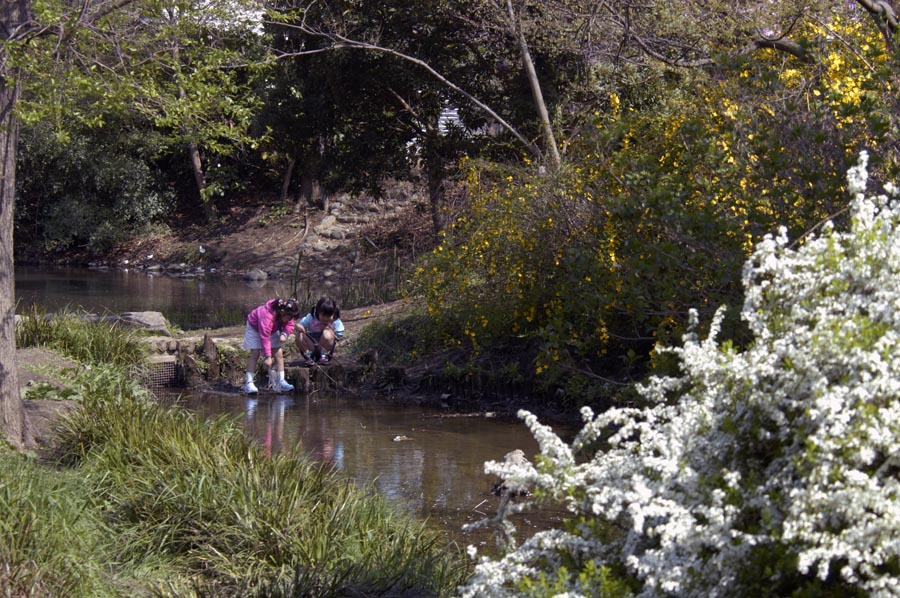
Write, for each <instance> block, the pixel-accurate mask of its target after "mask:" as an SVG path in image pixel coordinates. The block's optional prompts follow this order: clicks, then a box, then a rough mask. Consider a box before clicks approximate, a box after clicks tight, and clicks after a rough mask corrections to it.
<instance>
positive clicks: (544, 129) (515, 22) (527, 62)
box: [506, 0, 562, 168]
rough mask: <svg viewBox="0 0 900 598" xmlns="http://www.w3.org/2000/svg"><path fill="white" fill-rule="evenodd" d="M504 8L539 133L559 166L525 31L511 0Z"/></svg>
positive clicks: (553, 138) (560, 160)
mask: <svg viewBox="0 0 900 598" xmlns="http://www.w3.org/2000/svg"><path fill="white" fill-rule="evenodd" d="M506 9H507V10H508V11H509V20H510V26H511V27H512V28H513V32H514V34H515V36H516V38H517V41H518V42H519V51H520V52H521V54H522V64H523V65H524V66H525V74H526V76H527V77H528V85H529V86H531V97H532V99H533V100H534V105H535V107H536V108H537V111H538V116H539V117H540V119H541V133H542V134H543V137H544V143H545V144H546V145H547V151H548V152H550V159H551V160H552V162H553V167H554V168H559V167H560V165H561V164H562V158H561V157H560V155H559V147H558V146H557V145H556V136H555V135H554V134H553V127H552V126H551V125H550V114H549V112H547V104H546V103H545V102H544V94H543V92H542V91H541V83H540V81H538V77H537V71H536V70H535V68H534V61H533V60H532V59H531V52H530V51H529V50H528V42H527V41H526V39H525V33H524V32H523V31H522V26H521V24H520V23H519V19H518V18H517V17H516V13H515V10H514V9H513V5H512V0H506Z"/></svg>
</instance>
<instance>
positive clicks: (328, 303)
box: [309, 297, 341, 320]
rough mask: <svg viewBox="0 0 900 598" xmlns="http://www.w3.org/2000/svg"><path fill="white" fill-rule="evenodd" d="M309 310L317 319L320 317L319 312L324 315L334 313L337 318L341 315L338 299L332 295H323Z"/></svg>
mask: <svg viewBox="0 0 900 598" xmlns="http://www.w3.org/2000/svg"><path fill="white" fill-rule="evenodd" d="M309 311H310V312H311V313H312V315H313V317H314V318H316V319H318V318H319V314H322V315H323V316H330V315H334V319H335V320H337V319H338V318H340V317H341V308H339V307H338V304H337V301H335V300H334V299H332V298H331V297H322V298H321V299H319V301H318V303H316V304H315V306H313V308H312V309H311V310H309Z"/></svg>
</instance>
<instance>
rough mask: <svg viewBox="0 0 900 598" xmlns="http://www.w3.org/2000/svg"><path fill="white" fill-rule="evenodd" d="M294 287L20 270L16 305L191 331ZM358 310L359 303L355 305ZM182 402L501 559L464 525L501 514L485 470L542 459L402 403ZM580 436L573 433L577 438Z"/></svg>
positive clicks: (551, 521)
mask: <svg viewBox="0 0 900 598" xmlns="http://www.w3.org/2000/svg"><path fill="white" fill-rule="evenodd" d="M287 285H288V283H287V282H285V281H274V282H272V281H270V282H267V283H264V284H262V285H258V284H256V285H254V284H250V283H247V282H244V281H241V280H228V279H214V278H203V279H197V278H187V279H185V278H175V277H168V276H160V275H148V274H147V273H146V272H142V271H130V272H129V271H113V270H108V271H95V270H88V269H79V268H51V269H43V268H41V269H37V268H17V269H16V299H17V301H18V311H19V312H20V313H22V312H23V311H26V310H28V309H30V308H31V306H32V305H37V306H41V308H43V309H45V310H46V311H48V312H53V311H57V310H60V309H64V308H67V309H70V310H75V309H78V310H84V311H89V312H93V313H122V312H125V311H159V312H162V313H163V314H164V315H165V316H166V318H167V319H169V321H170V322H171V323H172V324H173V325H175V326H177V327H179V328H181V329H184V330H190V329H203V328H216V327H221V326H231V325H234V324H235V323H236V322H242V321H243V318H244V317H245V316H246V313H247V310H248V309H249V308H252V307H255V306H256V305H258V304H260V303H262V302H263V301H265V300H266V299H268V298H271V297H274V296H284V295H285V293H286V287H287ZM351 307H352V306H351ZM171 393H172V394H173V395H174V396H176V397H177V401H178V402H179V403H180V404H182V405H183V406H184V407H185V408H187V409H189V410H191V411H194V412H196V413H198V414H200V415H202V416H203V417H214V416H220V415H228V416H231V417H234V418H236V420H237V421H238V422H240V423H241V424H242V425H243V426H244V427H245V429H246V430H247V433H248V434H250V435H252V437H253V438H254V439H256V440H257V441H258V442H259V443H260V444H261V445H262V446H263V447H264V448H265V450H266V451H267V452H269V453H281V452H290V451H293V450H294V449H298V447H299V449H298V450H300V451H301V452H303V453H305V454H306V455H308V456H309V457H310V458H313V459H316V460H319V461H322V462H325V463H329V464H331V465H333V466H334V467H335V468H337V469H338V470H339V471H341V472H342V473H343V474H345V475H347V476H349V477H350V478H352V479H353V480H355V481H357V482H358V483H359V484H360V485H363V486H365V485H372V486H373V487H374V488H375V489H377V491H378V492H379V493H380V494H381V495H382V496H384V497H385V499H386V500H387V501H389V502H390V503H391V504H393V505H395V506H396V507H397V508H399V509H403V510H405V511H407V512H409V513H410V514H412V515H415V516H416V517H418V518H421V519H424V520H427V522H428V524H429V525H430V526H432V527H434V528H436V529H439V530H441V531H443V532H445V533H446V534H447V536H448V538H449V539H451V540H454V541H456V542H458V543H459V544H460V545H462V546H466V545H468V544H474V545H477V546H479V547H480V548H481V549H486V550H488V551H490V550H491V549H492V547H493V544H494V543H493V538H492V534H491V533H490V532H489V531H487V530H484V529H482V530H476V531H474V532H467V533H464V532H463V531H462V529H461V528H462V526H463V525H464V524H466V523H472V522H474V521H478V520H480V519H482V518H484V517H485V516H490V515H493V514H494V513H496V508H497V504H498V499H497V497H495V496H494V495H493V494H492V493H491V489H492V486H493V484H494V483H495V482H496V481H497V480H495V479H493V478H491V477H489V476H486V475H485V474H484V462H485V461H488V460H502V459H503V457H504V455H505V454H506V453H508V452H509V451H512V450H514V449H522V450H523V451H524V452H525V455H526V456H528V457H529V458H532V457H533V456H534V455H535V454H537V452H538V447H537V443H536V442H535V440H534V439H533V438H532V436H531V434H530V433H529V431H528V430H527V428H526V427H525V425H524V424H523V423H522V422H521V421H518V420H508V419H506V420H505V419H502V418H496V417H490V416H484V415H483V414H482V415H478V416H469V415H464V414H453V413H446V412H443V411H439V410H437V409H432V408H426V407H418V406H410V405H408V404H404V405H400V404H399V403H397V402H396V401H393V400H391V399H390V397H383V396H378V395H371V396H347V395H340V394H336V395H335V394H331V395H324V394H317V393H313V394H311V395H309V396H302V395H299V394H292V395H274V394H267V393H261V394H260V395H258V396H257V397H256V398H249V397H246V396H244V395H241V394H238V393H206V392H186V391H182V390H180V389H172V391H171ZM573 432H574V431H572V430H563V431H562V432H560V434H561V435H562V436H563V437H571V436H572V433H573ZM561 517H562V513H561V512H554V511H543V512H542V513H540V514H539V515H534V516H524V515H523V516H519V517H518V519H516V520H514V522H515V523H516V525H517V527H519V528H520V530H521V532H520V534H521V536H520V539H521V537H524V536H527V535H529V534H530V533H532V532H534V531H536V530H539V529H544V528H547V527H549V526H556V525H557V524H558V523H559V521H560V519H561Z"/></svg>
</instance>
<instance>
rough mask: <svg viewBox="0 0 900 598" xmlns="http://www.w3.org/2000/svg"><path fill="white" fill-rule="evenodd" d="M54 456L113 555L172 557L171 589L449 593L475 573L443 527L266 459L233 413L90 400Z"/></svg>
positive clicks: (313, 466) (313, 468)
mask: <svg viewBox="0 0 900 598" xmlns="http://www.w3.org/2000/svg"><path fill="white" fill-rule="evenodd" d="M123 388H124V387H123ZM93 396H96V395H93ZM297 454H299V451H297ZM55 456H56V458H57V459H58V462H59V463H62V464H65V465H66V466H68V467H77V468H78V469H79V471H81V472H82V474H83V475H84V476H85V479H86V480H88V486H89V487H90V488H92V501H93V503H94V504H96V505H102V512H103V520H104V522H105V525H107V526H109V527H110V530H111V533H112V534H114V536H115V538H116V541H115V542H114V543H113V552H112V554H111V556H110V558H111V559H112V560H113V561H115V562H121V563H129V564H130V565H129V566H130V567H137V566H138V565H139V564H140V563H142V562H143V561H144V560H145V559H147V558H150V557H152V558H153V559H155V560H157V561H159V562H164V563H175V564H176V565H177V567H178V568H179V570H180V571H181V575H180V576H179V577H178V579H176V580H173V579H172V578H170V579H169V580H167V581H165V582H161V583H159V584H157V586H156V587H155V590H154V591H156V592H158V593H161V594H164V595H172V596H176V595H186V594H185V592H187V595H197V596H211V595H216V596H220V595H226V596H229V595H234V596H260V597H261V596H285V597H287V596H323V597H327V596H346V595H353V596H380V595H385V594H391V593H397V592H399V591H401V590H402V591H410V592H413V593H414V594H415V595H417V596H445V595H450V594H452V593H453V591H454V590H455V588H456V587H457V585H458V584H459V583H461V581H462V579H463V577H464V576H465V574H466V567H465V565H464V559H463V558H462V555H461V554H459V553H458V552H457V551H455V550H452V549H450V547H449V546H447V544H446V541H444V540H443V539H442V536H440V535H439V534H437V533H436V532H433V531H430V530H427V529H426V528H425V526H424V524H422V523H420V522H415V521H413V520H411V519H410V518H409V517H408V516H407V515H405V514H400V513H396V512H395V511H393V510H392V508H391V507H390V506H389V505H388V504H387V503H386V502H385V501H384V500H382V499H381V498H380V497H379V496H377V495H376V494H375V493H374V491H372V489H371V488H370V489H368V491H366V490H365V489H360V488H358V487H357V486H355V485H354V484H353V483H352V482H350V481H349V480H347V479H344V478H342V477H341V476H340V475H339V473H338V472H336V471H334V470H333V469H330V468H329V467H326V466H323V465H320V464H317V463H315V462H313V461H310V460H307V459H306V458H298V457H297V456H292V455H287V454H279V455H275V456H272V457H268V456H265V455H264V454H263V453H262V451H261V450H260V448H259V447H258V446H257V445H256V444H255V443H254V442H253V441H251V440H250V439H249V438H248V437H247V436H246V435H245V434H244V432H243V430H242V429H241V428H240V427H239V426H238V425H237V424H236V423H235V422H234V421H233V420H229V419H226V418H213V419H207V420H203V419H200V418H199V417H197V416H196V415H194V414H191V413H188V412H186V411H184V410H182V409H180V408H178V407H177V406H163V405H161V404H159V403H157V402H154V401H150V400H146V399H143V398H141V397H140V396H137V395H133V396H132V397H130V398H128V397H126V396H125V394H122V395H119V396H118V397H117V398H115V399H114V400H110V399H108V398H107V399H104V400H95V399H87V400H85V401H84V407H83V408H82V409H81V410H79V411H77V412H76V413H74V414H73V415H72V416H71V417H69V418H68V419H67V420H66V421H65V424H64V425H63V426H61V428H60V430H59V443H58V445H57V451H56V453H55Z"/></svg>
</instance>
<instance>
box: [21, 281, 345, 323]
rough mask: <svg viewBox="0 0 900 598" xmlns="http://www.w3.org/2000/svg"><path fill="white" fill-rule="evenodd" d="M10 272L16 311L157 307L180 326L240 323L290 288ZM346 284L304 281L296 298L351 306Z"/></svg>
mask: <svg viewBox="0 0 900 598" xmlns="http://www.w3.org/2000/svg"><path fill="white" fill-rule="evenodd" d="M15 275H16V302H17V304H16V310H17V311H18V312H19V313H23V312H25V311H27V310H28V309H29V308H30V307H31V306H32V305H37V306H40V307H41V308H42V309H43V310H45V311H47V312H48V313H53V312H56V311H59V310H62V309H66V308H67V309H69V310H72V311H78V310H81V311H87V312H90V313H96V314H107V313H112V314H118V313H122V312H126V311H158V312H161V313H162V314H163V315H164V316H165V317H166V319H167V320H169V322H171V323H172V324H174V325H175V326H178V327H179V328H181V329H183V330H195V329H201V328H221V327H223V326H234V325H235V324H241V323H243V321H244V318H246V316H247V312H248V311H249V310H250V309H253V308H254V307H256V306H257V305H260V304H262V303H264V302H266V301H267V300H269V299H271V298H273V297H288V296H290V294H291V281H290V280H287V279H274V280H266V281H245V280H241V279H239V278H223V277H217V276H215V275H213V274H206V275H204V276H202V277H178V276H169V275H166V274H163V273H159V272H151V271H146V270H89V269H87V268H64V267H34V266H24V267H17V268H16V272H15ZM338 282H341V281H338ZM352 288H355V287H352ZM352 288H351V287H350V286H349V283H348V286H341V285H340V284H336V285H334V286H331V287H329V288H312V287H311V286H310V283H309V281H300V285H299V291H300V294H301V298H303V297H305V296H306V294H307V293H309V294H310V295H311V296H315V297H318V295H319V294H320V293H325V292H327V293H328V294H330V295H332V296H334V297H335V298H337V299H338V301H339V302H340V304H341V306H342V307H344V308H351V307H356V306H355V305H353V304H352V303H350V302H348V300H347V299H348V297H349V295H355V294H356V293H353V292H351V291H352Z"/></svg>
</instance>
